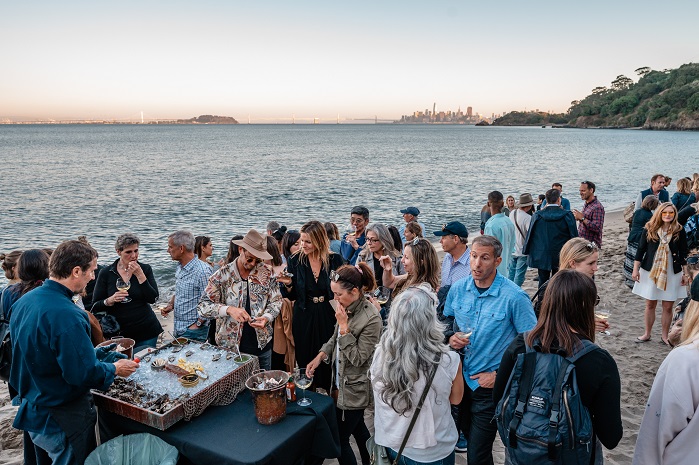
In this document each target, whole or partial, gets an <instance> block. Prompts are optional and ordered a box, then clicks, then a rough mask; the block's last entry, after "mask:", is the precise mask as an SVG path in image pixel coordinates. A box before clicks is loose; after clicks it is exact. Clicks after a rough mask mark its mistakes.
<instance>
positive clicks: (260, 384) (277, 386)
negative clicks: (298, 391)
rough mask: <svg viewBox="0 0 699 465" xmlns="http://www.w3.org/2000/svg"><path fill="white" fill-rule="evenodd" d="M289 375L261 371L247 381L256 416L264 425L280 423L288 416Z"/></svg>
mask: <svg viewBox="0 0 699 465" xmlns="http://www.w3.org/2000/svg"><path fill="white" fill-rule="evenodd" d="M288 380H289V373H287V372H286V371H281V370H270V371H259V372H255V373H253V375H252V376H251V377H249V378H248V380H247V381H245V387H247V388H248V389H249V390H250V392H251V393H252V403H253V405H254V406H255V416H256V417H257V421H258V422H259V423H260V424H262V425H273V424H275V423H279V422H280V421H282V419H284V417H285V416H286V383H287V381H288Z"/></svg>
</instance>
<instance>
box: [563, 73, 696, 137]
mask: <svg viewBox="0 0 699 465" xmlns="http://www.w3.org/2000/svg"><path fill="white" fill-rule="evenodd" d="M636 74H637V75H638V76H639V80H638V82H635V83H634V82H633V80H632V79H630V78H628V77H626V76H623V75H620V76H617V78H616V79H615V80H614V81H612V83H611V87H609V88H607V87H596V88H594V89H592V93H591V94H590V95H588V96H587V97H585V98H584V99H583V100H580V101H577V100H576V101H573V102H571V107H570V109H569V110H568V117H569V124H570V125H572V126H575V127H600V126H602V127H615V128H644V129H680V130H686V129H694V130H696V129H699V64H697V63H689V64H686V65H682V66H680V67H679V68H677V69H671V70H668V69H666V70H663V71H654V70H651V69H650V68H648V67H643V68H638V69H637V70H636Z"/></svg>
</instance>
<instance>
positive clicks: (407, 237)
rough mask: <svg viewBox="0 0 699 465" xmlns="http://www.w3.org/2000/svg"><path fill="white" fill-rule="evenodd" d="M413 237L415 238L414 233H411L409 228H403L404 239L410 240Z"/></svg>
mask: <svg viewBox="0 0 699 465" xmlns="http://www.w3.org/2000/svg"><path fill="white" fill-rule="evenodd" d="M413 239H415V234H413V233H412V232H411V231H410V230H408V229H406V230H405V241H406V242H410V241H412V240H413Z"/></svg>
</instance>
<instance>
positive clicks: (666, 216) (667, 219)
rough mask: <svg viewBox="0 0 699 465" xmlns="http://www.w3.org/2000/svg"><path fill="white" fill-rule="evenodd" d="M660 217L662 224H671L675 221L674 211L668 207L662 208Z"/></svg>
mask: <svg viewBox="0 0 699 465" xmlns="http://www.w3.org/2000/svg"><path fill="white" fill-rule="evenodd" d="M660 215H661V218H662V219H663V223H672V222H673V221H674V220H675V209H674V208H672V207H671V206H670V205H668V206H667V207H665V208H663V211H662V212H661V213H660Z"/></svg>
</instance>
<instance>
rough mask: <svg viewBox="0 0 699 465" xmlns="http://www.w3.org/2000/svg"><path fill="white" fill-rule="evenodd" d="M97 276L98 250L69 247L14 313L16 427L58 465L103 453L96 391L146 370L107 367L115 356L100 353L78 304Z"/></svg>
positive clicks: (124, 363)
mask: <svg viewBox="0 0 699 465" xmlns="http://www.w3.org/2000/svg"><path fill="white" fill-rule="evenodd" d="M96 268H97V252H96V251H95V249H93V248H92V247H90V246H89V245H87V244H83V243H82V242H79V241H66V242H63V243H61V244H60V245H59V246H58V247H56V250H55V251H54V252H53V254H52V255H51V261H50V262H49V276H50V279H49V280H47V281H46V282H44V284H43V285H42V286H41V287H38V288H36V289H34V290H33V291H30V292H28V293H27V294H25V295H24V296H23V297H22V298H20V299H19V300H18V301H17V302H16V303H15V304H14V305H13V307H12V317H11V318H10V337H11V339H12V353H13V363H12V369H11V371H10V384H11V385H12V386H13V387H14V388H15V389H17V391H18V395H17V397H16V398H15V399H14V400H13V402H16V403H19V410H18V411H17V416H16V417H15V421H14V423H13V426H14V427H15V428H17V429H20V430H24V431H27V432H28V433H29V436H30V437H31V439H32V441H33V442H34V444H35V445H37V446H38V447H40V448H42V449H44V450H45V451H46V452H47V453H48V455H49V457H50V458H51V460H52V462H53V463H54V464H73V463H83V462H84V461H85V458H86V457H87V455H88V454H89V453H90V452H91V451H92V450H93V449H94V448H95V422H96V421H97V415H96V412H95V407H94V403H93V401H92V395H91V394H90V389H99V390H103V391H106V390H107V389H109V386H110V385H111V384H112V382H113V381H114V376H115V375H116V376H123V377H127V376H129V375H131V374H132V373H133V372H134V371H135V370H136V368H138V364H137V363H135V362H132V361H130V360H123V359H122V360H117V361H116V362H115V363H106V361H107V360H108V359H107V358H106V357H107V356H109V354H107V353H106V352H104V351H99V349H98V351H95V349H94V348H93V347H92V341H91V340H90V320H89V319H88V316H87V312H85V311H84V310H82V309H81V308H80V307H78V306H77V305H75V303H73V300H72V297H73V296H75V295H80V294H81V293H82V292H83V291H84V290H85V287H86V286H87V283H89V282H90V281H91V280H92V279H94V271H95V269H96ZM111 354H112V355H113V354H114V353H113V352H112V353H111ZM98 355H99V356H100V358H102V359H103V360H105V361H104V362H102V361H100V360H98ZM113 358H114V357H113V356H111V357H110V359H113Z"/></svg>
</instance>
